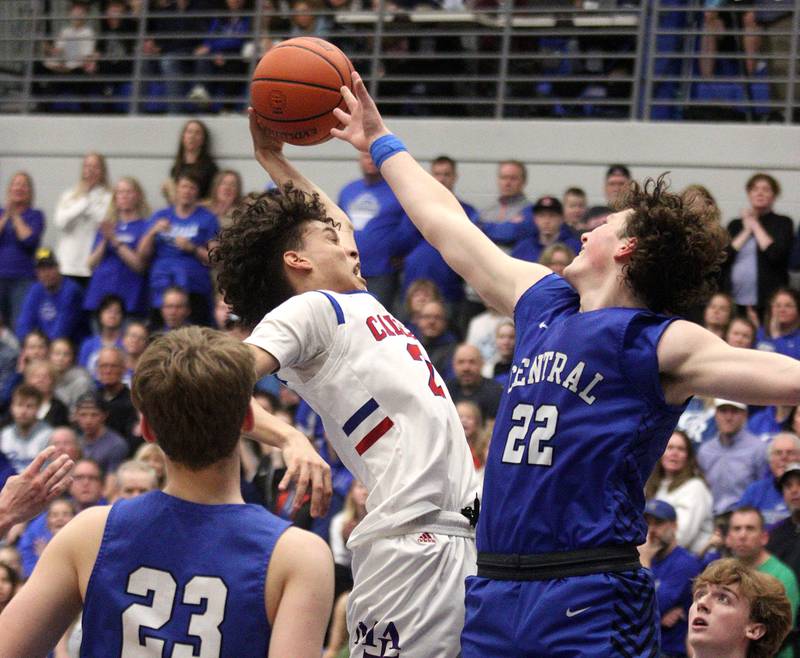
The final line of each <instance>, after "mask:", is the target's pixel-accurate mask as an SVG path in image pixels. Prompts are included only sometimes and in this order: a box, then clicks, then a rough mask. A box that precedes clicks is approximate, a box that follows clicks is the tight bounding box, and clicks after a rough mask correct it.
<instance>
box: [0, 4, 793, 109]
mask: <svg viewBox="0 0 800 658" xmlns="http://www.w3.org/2000/svg"><path fill="white" fill-rule="evenodd" d="M282 1H283V0H256V2H255V6H254V7H253V8H252V9H250V10H242V11H235V12H231V11H228V10H227V9H225V3H224V2H219V3H217V4H219V5H220V7H221V8H216V9H214V10H213V11H210V10H208V8H207V7H208V4H209V3H208V2H206V3H205V5H203V6H205V7H206V9H205V10H203V11H200V10H199V9H197V10H195V11H191V10H188V11H178V10H176V9H175V3H174V2H171V1H170V0H151V1H150V2H147V1H146V0H143V1H141V2H137V3H135V5H136V6H137V7H138V11H137V13H136V14H135V15H132V14H130V13H128V14H125V15H123V16H122V17H121V18H119V19H118V20H117V21H116V22H114V21H110V20H109V18H108V17H107V16H104V15H102V14H100V13H99V12H98V11H96V10H90V11H89V14H88V17H87V20H86V24H85V26H84V27H81V26H79V25H77V26H73V29H72V34H66V35H65V34H64V33H63V32H62V30H63V28H64V27H66V26H67V25H69V24H70V20H71V19H72V20H74V18H75V17H74V16H72V17H71V16H70V4H69V3H68V2H66V0H50V2H48V3H47V6H48V10H47V11H46V10H45V6H46V5H45V3H44V2H43V1H40V0H30V1H25V2H23V1H21V0H4V1H3V2H2V3H0V111H2V112H6V113H10V112H18V113H33V112H80V113H126V114H127V113H130V114H137V113H141V114H157V113H166V112H169V113H203V112H211V113H217V112H240V111H242V110H243V109H244V108H245V107H246V105H247V95H248V84H247V83H248V81H249V79H250V76H251V74H252V71H253V68H254V66H255V65H256V63H257V62H258V59H259V58H260V57H261V55H262V54H263V53H264V52H265V51H266V50H267V49H268V48H269V47H270V46H271V45H272V44H274V43H277V42H279V41H281V40H283V39H286V38H290V37H292V36H301V35H307V36H321V37H324V38H326V39H329V40H331V41H333V42H334V43H336V44H337V45H338V46H339V47H340V48H342V50H344V51H345V52H346V53H347V54H348V56H349V57H350V58H351V60H352V62H353V65H354V66H355V68H356V69H357V70H358V71H359V72H361V73H362V75H363V77H364V78H365V80H366V81H367V84H368V86H369V88H370V91H371V93H372V94H373V96H374V97H375V98H376V100H377V101H378V103H379V104H380V106H381V108H382V109H383V111H384V112H385V113H386V114H389V115H406V116H421V117H423V116H439V117H473V118H480V117H487V118H603V119H609V118H610V119H637V120H646V121H647V120H706V121H726V120H727V121H751V122H753V121H771V122H786V123H789V122H798V121H800V83H799V82H798V74H799V73H800V63H799V62H798V57H799V56H800V54H799V50H800V44H799V43H798V41H800V36H799V35H800V2H798V1H797V0H769V2H767V0H750V2H749V3H746V2H736V1H735V0H728V2H726V3H725V4H724V5H723V6H720V7H711V6H710V5H711V4H712V3H711V2H709V0H650V1H645V2H643V3H641V4H617V2H616V1H615V0H520V1H519V2H515V3H510V2H508V1H505V0H476V1H475V3H474V5H473V6H471V7H470V8H468V7H466V6H463V5H461V4H460V3H461V0H446V1H445V2H444V5H445V7H447V8H443V9H440V8H434V7H426V8H420V7H417V8H416V9H413V10H408V11H403V10H400V9H398V8H397V7H396V5H394V4H392V3H389V2H387V1H386V0H375V4H374V8H373V6H372V5H370V7H369V8H368V9H364V8H360V7H356V6H355V5H349V4H348V5H347V6H346V7H343V8H341V9H339V10H336V11H334V10H330V9H328V10H325V11H319V10H312V9H311V7H313V6H314V5H313V4H312V2H311V0H295V2H294V3H293V5H292V6H291V7H289V6H288V5H287V6H282V5H281V4H280V2H282ZM192 4H194V5H195V6H200V3H199V2H198V1H197V0H195V2H194V3H190V7H191V6H192ZM329 4H330V5H331V6H332V5H333V4H340V0H331V1H330V3H329ZM106 5H107V6H109V7H112V9H110V10H107V11H111V12H112V13H113V12H116V13H119V6H118V5H115V4H114V3H113V2H108V3H106ZM707 5H708V6H707ZM164 6H165V7H166V10H164V9H162V8H161V7H164ZM120 21H121V22H120ZM86 27H88V28H91V31H93V33H94V37H93V41H94V47H93V48H92V54H91V55H89V56H83V55H80V56H77V57H76V56H75V55H74V54H73V56H72V59H70V56H69V53H70V52H71V51H73V50H74V51H78V50H80V47H81V45H83V46H85V45H86V44H85V43H83V44H79V43H78V42H81V41H82V42H86V41H88V40H90V37H89V36H87V35H88V34H89V32H88V31H87V29H86ZM210 30H216V32H215V33H213V34H212V33H210ZM65 36H66V37H67V38H66V39H65V38H64V37H65ZM223 38H224V39H225V40H226V42H225V43H224V44H223V43H222V42H221V41H217V42H215V46H213V47H212V50H211V51H210V52H205V50H204V49H202V48H201V46H202V45H203V43H204V42H206V41H207V40H209V39H212V40H213V39H217V40H219V39H223ZM216 46H224V48H225V49H223V50H220V51H215V47H216ZM198 49H199V50H198Z"/></svg>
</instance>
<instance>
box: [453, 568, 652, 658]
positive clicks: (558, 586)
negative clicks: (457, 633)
mask: <svg viewBox="0 0 800 658" xmlns="http://www.w3.org/2000/svg"><path fill="white" fill-rule="evenodd" d="M659 640H660V632H659V615H658V608H657V605H656V598H655V589H654V586H653V578H652V575H651V573H650V572H649V571H647V570H645V569H638V570H636V571H623V572H618V573H617V572H614V573H599V574H591V575H586V576H572V577H569V578H558V579H555V580H539V581H516V580H492V579H488V578H481V577H479V576H470V577H468V578H467V582H466V620H465V624H464V630H463V632H462V634H461V651H462V656H463V658H487V657H488V656H491V657H492V658H504V657H507V658H512V657H513V658H567V657H569V658H577V657H580V656H585V657H586V658H600V657H606V656H613V657H615V658H616V657H621V658H645V657H647V658H650V657H651V656H652V657H653V658H657V656H658V655H659Z"/></svg>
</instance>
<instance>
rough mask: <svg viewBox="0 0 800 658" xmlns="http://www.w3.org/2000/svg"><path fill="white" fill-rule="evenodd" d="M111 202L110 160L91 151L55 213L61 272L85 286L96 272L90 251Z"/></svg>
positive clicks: (57, 254) (57, 251) (57, 248)
mask: <svg viewBox="0 0 800 658" xmlns="http://www.w3.org/2000/svg"><path fill="white" fill-rule="evenodd" d="M109 203H111V188H110V187H109V186H108V168H107V167H106V159H105V158H104V157H103V156H102V155H100V154H99V153H87V154H86V156H85V157H84V158H83V166H82V167H81V179H80V181H79V182H78V184H77V185H76V186H75V187H74V188H72V189H71V190H67V191H66V192H64V194H62V195H61V198H60V199H59V200H58V204H57V205H56V211H55V214H54V216H53V222H54V224H55V226H56V228H57V229H58V235H57V236H56V242H55V244H56V248H55V251H56V257H57V258H58V262H59V265H60V269H61V274H64V275H66V276H69V277H71V278H73V279H75V280H76V281H78V282H79V283H80V284H81V285H83V286H84V287H85V286H86V284H87V283H88V281H89V276H90V275H91V273H92V271H91V269H90V268H89V254H90V253H91V251H92V243H93V242H94V236H95V234H96V233H97V229H98V227H99V226H100V222H102V221H103V218H104V217H105V215H106V211H107V210H108V205H109Z"/></svg>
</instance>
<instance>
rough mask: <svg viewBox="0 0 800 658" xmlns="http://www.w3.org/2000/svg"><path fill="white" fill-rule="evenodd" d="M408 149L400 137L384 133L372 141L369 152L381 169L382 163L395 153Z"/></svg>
mask: <svg viewBox="0 0 800 658" xmlns="http://www.w3.org/2000/svg"><path fill="white" fill-rule="evenodd" d="M407 150H408V149H407V148H406V145H405V144H403V142H401V141H400V139H399V138H397V137H395V136H394V135H384V136H383V137H378V139H376V140H375V141H374V142H372V146H370V147H369V154H370V156H371V157H372V161H373V162H374V163H375V166H376V167H377V168H378V169H380V168H381V165H382V164H383V163H384V162H386V161H387V160H388V159H389V158H391V157H392V156H393V155H394V154H395V153H400V151H407Z"/></svg>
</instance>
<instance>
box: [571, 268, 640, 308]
mask: <svg viewBox="0 0 800 658" xmlns="http://www.w3.org/2000/svg"><path fill="white" fill-rule="evenodd" d="M570 283H572V285H573V286H574V287H575V289H576V290H577V291H578V295H579V296H580V298H581V311H582V312H584V313H585V312H587V311H596V310H598V309H601V308H617V307H622V308H645V305H644V304H643V303H642V301H641V300H640V299H638V298H637V297H636V295H634V294H633V291H632V290H631V289H630V288H629V287H628V286H627V285H626V284H625V282H624V280H623V279H622V275H621V274H620V273H619V272H618V271H617V270H612V271H610V272H609V273H608V274H607V275H606V276H605V277H603V278H600V279H595V280H593V281H589V280H579V281H577V282H574V283H573V282H570Z"/></svg>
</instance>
